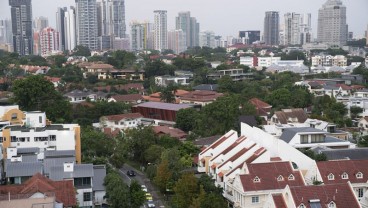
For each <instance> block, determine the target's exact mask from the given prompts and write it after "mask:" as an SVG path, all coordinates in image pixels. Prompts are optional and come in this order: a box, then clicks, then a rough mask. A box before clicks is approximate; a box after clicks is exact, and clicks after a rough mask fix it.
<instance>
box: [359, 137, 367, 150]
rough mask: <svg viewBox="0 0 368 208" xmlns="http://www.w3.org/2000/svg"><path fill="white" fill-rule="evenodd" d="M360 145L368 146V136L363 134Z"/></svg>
mask: <svg viewBox="0 0 368 208" xmlns="http://www.w3.org/2000/svg"><path fill="white" fill-rule="evenodd" d="M358 146H359V147H368V136H363V137H361V138H360V139H359V140H358Z"/></svg>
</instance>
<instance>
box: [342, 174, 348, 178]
mask: <svg viewBox="0 0 368 208" xmlns="http://www.w3.org/2000/svg"><path fill="white" fill-rule="evenodd" d="M341 178H342V179H348V178H349V176H348V174H347V173H343V174H342V175H341Z"/></svg>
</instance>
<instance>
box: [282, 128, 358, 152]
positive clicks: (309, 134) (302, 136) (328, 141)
mask: <svg viewBox="0 0 368 208" xmlns="http://www.w3.org/2000/svg"><path fill="white" fill-rule="evenodd" d="M280 140H283V141H285V142H286V143H288V144H290V145H291V146H293V147H295V148H299V149H305V148H311V147H316V146H326V147H329V148H353V147H355V145H353V144H352V143H350V142H349V141H346V140H341V139H339V138H336V137H332V136H329V135H328V133H327V132H325V131H323V130H319V129H315V128H311V127H299V128H286V129H284V131H283V133H282V134H281V136H280Z"/></svg>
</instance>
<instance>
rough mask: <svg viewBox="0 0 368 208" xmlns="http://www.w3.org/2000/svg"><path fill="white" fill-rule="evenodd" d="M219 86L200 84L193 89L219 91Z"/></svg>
mask: <svg viewBox="0 0 368 208" xmlns="http://www.w3.org/2000/svg"><path fill="white" fill-rule="evenodd" d="M217 89H218V84H200V85H197V86H195V87H193V90H207V91H217Z"/></svg>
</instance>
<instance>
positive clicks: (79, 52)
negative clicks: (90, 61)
mask: <svg viewBox="0 0 368 208" xmlns="http://www.w3.org/2000/svg"><path fill="white" fill-rule="evenodd" d="M72 55H73V56H85V57H90V56H91V50H89V48H88V47H86V46H82V45H77V46H76V47H75V48H74V50H73V54H72Z"/></svg>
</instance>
